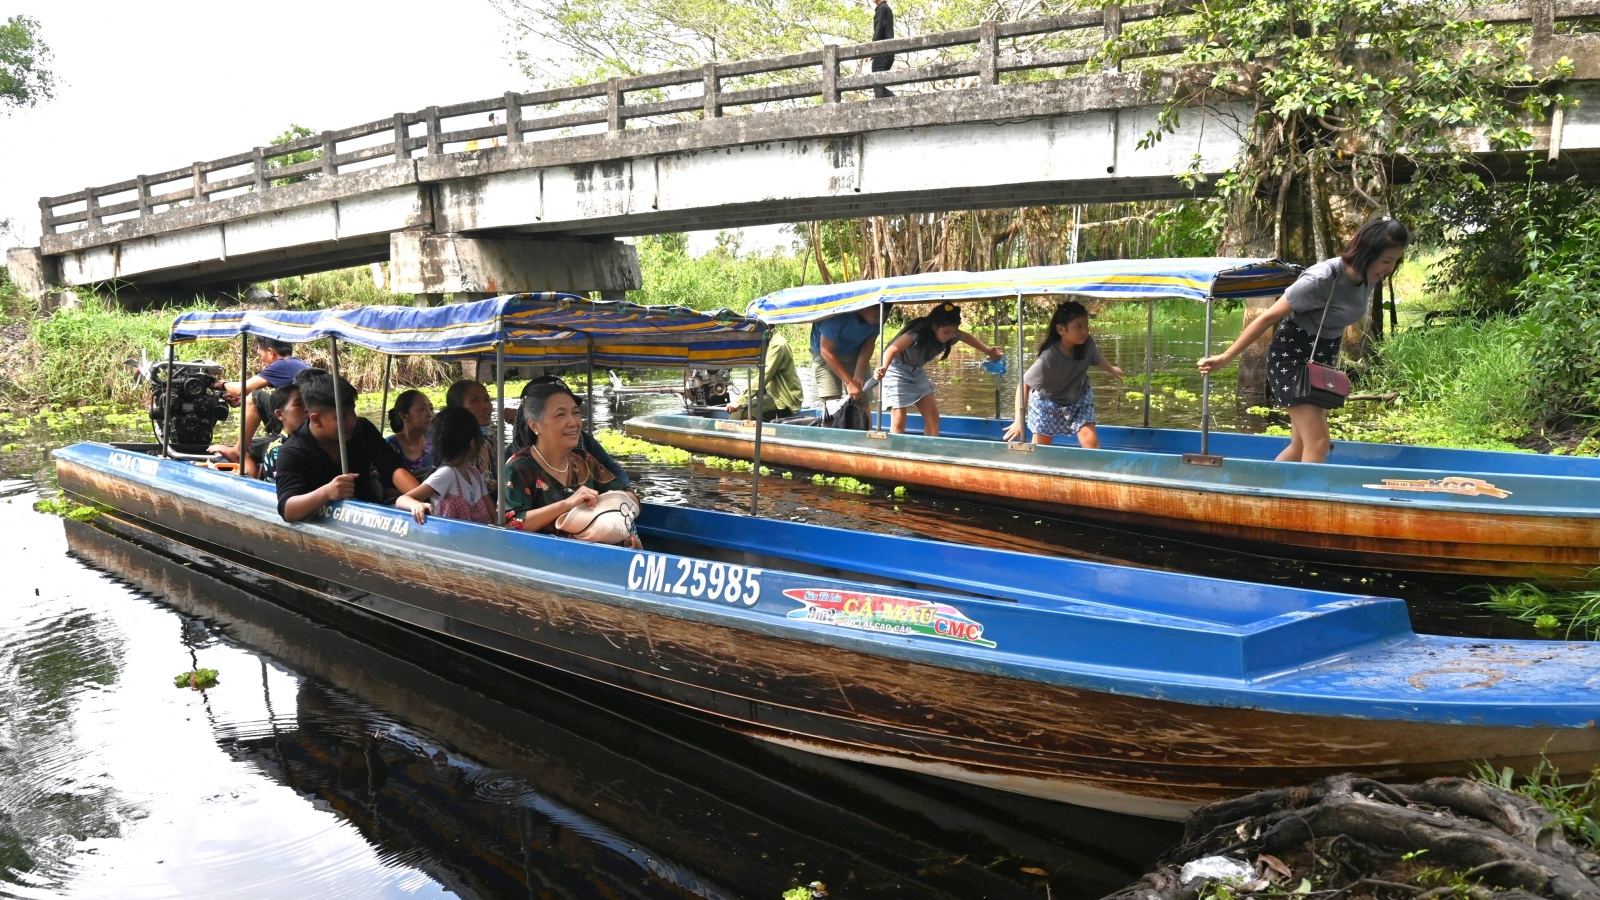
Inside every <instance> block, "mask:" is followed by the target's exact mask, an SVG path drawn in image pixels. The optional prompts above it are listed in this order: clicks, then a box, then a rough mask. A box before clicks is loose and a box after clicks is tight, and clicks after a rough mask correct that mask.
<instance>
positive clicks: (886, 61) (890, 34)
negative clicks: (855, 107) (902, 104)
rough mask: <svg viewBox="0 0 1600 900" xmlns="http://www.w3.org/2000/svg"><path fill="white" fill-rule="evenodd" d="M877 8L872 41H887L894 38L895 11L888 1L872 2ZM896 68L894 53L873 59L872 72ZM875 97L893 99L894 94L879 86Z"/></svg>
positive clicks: (873, 92)
mask: <svg viewBox="0 0 1600 900" xmlns="http://www.w3.org/2000/svg"><path fill="white" fill-rule="evenodd" d="M872 4H873V5H874V6H875V7H877V8H876V9H874V10H873V11H872V39H873V40H875V41H887V40H891V39H893V38H894V10H893V9H891V8H890V7H889V3H888V0H872ZM893 66H894V54H893V53H880V54H878V55H877V56H874V57H873V58H872V71H874V72H887V71H889V69H890V68H892V67H893ZM872 96H874V97H893V96H894V94H893V93H892V92H891V91H890V90H889V89H888V88H886V87H883V86H882V85H879V86H878V87H875V88H873V89H872Z"/></svg>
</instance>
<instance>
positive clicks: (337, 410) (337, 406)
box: [328, 337, 350, 475]
mask: <svg viewBox="0 0 1600 900" xmlns="http://www.w3.org/2000/svg"><path fill="white" fill-rule="evenodd" d="M328 344H329V346H331V347H332V348H333V417H334V420H335V421H337V422H338V423H339V474H340V475H349V474H350V454H349V451H347V450H346V449H345V446H344V443H345V441H344V403H342V402H341V401H340V397H341V395H343V394H344V391H341V390H340V389H339V381H340V379H339V339H338V338H336V337H330V338H328Z"/></svg>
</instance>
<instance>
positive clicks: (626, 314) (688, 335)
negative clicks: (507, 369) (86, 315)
mask: <svg viewBox="0 0 1600 900" xmlns="http://www.w3.org/2000/svg"><path fill="white" fill-rule="evenodd" d="M763 330H764V329H763V326H762V324H761V323H760V322H759V321H757V320H755V319H749V318H745V317H744V316H741V315H739V314H738V313H735V312H732V311H729V310H725V309H724V310H718V311H716V312H698V311H696V310H692V309H688V308H685V307H681V306H641V305H639V304H637V303H629V302H626V301H605V300H602V301H592V300H587V299H585V298H583V297H578V296H574V295H572V294H551V293H546V294H509V295H506V296H503V297H495V298H493V299H490V300H479V301H477V302H474V303H459V304H451V305H448V306H435V307H428V308H416V307H410V306H360V307H355V308H353V309H319V310H224V311H217V312H209V311H196V312H187V313H184V314H183V315H181V316H179V317H178V319H177V321H175V322H174V323H173V325H172V335H171V341H172V343H175V344H176V343H186V342H189V341H198V340H213V339H226V338H233V337H238V336H240V335H245V334H248V335H256V336H260V337H269V338H275V339H277V340H280V341H286V342H288V343H291V344H303V343H306V342H307V341H313V340H318V339H321V338H337V339H339V340H341V341H345V342H347V343H351V344H355V345H356V346H359V347H366V348H368V349H370V350H376V351H378V352H381V353H387V354H391V355H395V356H443V357H451V358H456V359H461V358H467V359H472V358H482V359H489V360H492V359H494V358H495V350H496V345H498V344H500V343H501V342H504V344H505V357H504V358H505V362H506V363H507V364H516V365H544V366H562V365H572V364H578V363H587V362H590V361H591V360H592V362H593V364H595V365H600V366H617V367H624V366H625V367H628V368H645V367H657V368H665V367H670V368H684V367H695V368H722V367H727V366H755V365H759V364H760V362H761V359H762V331H763ZM591 354H592V355H591Z"/></svg>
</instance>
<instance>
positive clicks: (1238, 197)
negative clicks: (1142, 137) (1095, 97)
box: [1108, 0, 1571, 259]
mask: <svg viewBox="0 0 1600 900" xmlns="http://www.w3.org/2000/svg"><path fill="white" fill-rule="evenodd" d="M1462 10H1463V4H1462V3H1460V2H1457V0H1219V2H1212V3H1205V4H1201V5H1200V6H1199V7H1198V9H1197V10H1196V12H1195V13H1194V15H1192V16H1188V17H1184V18H1181V19H1178V18H1175V19H1171V20H1168V21H1170V22H1173V23H1175V24H1174V25H1173V26H1172V29H1173V30H1175V31H1176V32H1177V33H1179V34H1181V35H1182V36H1184V37H1186V38H1188V39H1190V40H1191V41H1192V43H1191V45H1190V46H1189V47H1188V48H1187V49H1186V50H1185V51H1184V52H1183V53H1182V54H1180V55H1179V56H1178V58H1177V59H1176V60H1172V61H1170V62H1166V63H1163V65H1172V64H1176V65H1180V66H1182V65H1189V66H1194V67H1195V68H1193V69H1191V70H1189V71H1190V73H1191V74H1190V75H1189V77H1187V78H1186V79H1182V80H1181V84H1180V87H1179V89H1178V90H1176V91H1174V92H1173V94H1172V95H1171V96H1170V97H1169V98H1168V99H1167V102H1166V104H1165V107H1164V109H1163V111H1162V114H1161V117H1160V130H1158V131H1157V132H1154V133H1152V134H1151V135H1150V136H1149V137H1147V141H1148V140H1155V139H1159V137H1160V134H1161V131H1170V130H1173V129H1174V128H1175V127H1176V126H1177V123H1178V121H1179V119H1180V117H1181V116H1183V115H1195V114H1197V113H1196V111H1195V107H1200V108H1202V109H1204V108H1212V109H1215V108H1217V107H1219V106H1221V105H1222V104H1243V105H1244V106H1245V107H1246V108H1247V109H1249V110H1250V115H1249V118H1248V121H1247V122H1246V123H1245V127H1246V129H1247V131H1248V134H1246V135H1245V137H1246V141H1245V144H1246V147H1247V151H1246V154H1245V156H1244V158H1243V159H1241V160H1240V163H1239V165H1238V166H1237V167H1236V168H1234V169H1233V170H1232V171H1231V172H1229V173H1228V174H1227V175H1225V176H1224V177H1222V178H1221V179H1220V180H1219V181H1218V183H1217V184H1216V186H1215V187H1216V190H1217V192H1218V195H1219V196H1220V198H1221V199H1222V200H1223V201H1225V203H1226V206H1224V207H1223V213H1224V215H1225V216H1226V219H1227V227H1228V229H1229V232H1230V233H1229V235H1228V238H1229V239H1230V240H1229V243H1232V244H1234V245H1235V246H1239V245H1249V244H1251V243H1252V242H1254V243H1256V244H1257V245H1258V246H1259V245H1260V244H1267V245H1268V247H1269V248H1270V250H1271V251H1273V252H1275V253H1276V254H1278V255H1283V256H1289V257H1299V256H1310V257H1314V258H1317V259H1323V258H1326V257H1327V256H1329V255H1331V250H1332V249H1333V248H1334V247H1335V246H1336V245H1337V243H1338V241H1337V232H1345V233H1348V232H1349V231H1351V230H1353V228H1354V227H1356V226H1358V225H1359V224H1360V223H1361V222H1362V221H1364V220H1365V219H1366V218H1368V217H1370V216H1371V215H1372V214H1374V213H1377V212H1388V211H1390V210H1392V209H1393V208H1394V207H1395V203H1396V199H1395V184H1396V181H1397V178H1396V176H1397V173H1398V174H1406V175H1409V177H1410V178H1411V180H1413V181H1415V182H1419V183H1433V182H1436V181H1437V180H1439V179H1449V178H1450V177H1451V175H1452V174H1453V173H1457V172H1460V171H1467V170H1472V169H1473V168H1474V167H1475V166H1476V165H1477V164H1476V161H1475V159H1474V158H1473V156H1472V155H1471V154H1472V151H1473V150H1474V149H1477V148H1479V147H1487V148H1488V149H1490V150H1503V149H1513V148H1517V147H1524V146H1528V145H1529V143H1530V141H1531V136H1530V135H1529V134H1528V133H1527V131H1526V129H1525V128H1524V126H1523V122H1522V120H1521V119H1519V116H1528V115H1535V114H1541V113H1542V112H1543V110H1544V109H1545V108H1546V107H1548V106H1549V105H1550V104H1552V103H1559V102H1562V100H1561V98H1560V97H1559V95H1556V94H1553V93H1551V92H1549V91H1547V90H1546V88H1547V86H1548V85H1549V84H1550V82H1551V81H1552V80H1553V79H1555V78H1557V77H1559V76H1560V75H1562V74H1565V73H1567V72H1569V71H1570V69H1571V64H1570V62H1569V61H1566V60H1563V61H1561V63H1559V64H1557V65H1556V66H1554V67H1552V68H1550V69H1549V70H1547V71H1540V72H1535V71H1534V69H1533V67H1532V66H1531V65H1530V64H1529V63H1528V60H1527V54H1526V52H1525V47H1524V44H1523V42H1524V41H1525V40H1526V36H1525V35H1519V34H1518V33H1517V32H1516V31H1515V30H1513V29H1508V28H1503V27H1491V26H1490V25H1489V24H1487V23H1485V22H1482V21H1475V20H1470V19H1466V18H1464V17H1463V16H1462V15H1461V13H1462ZM1165 36H1168V35H1164V34H1160V33H1158V32H1155V31H1150V30H1147V31H1145V32H1142V33H1135V34H1134V35H1133V36H1130V37H1128V38H1126V39H1124V40H1120V41H1117V42H1115V43H1114V44H1113V45H1112V46H1111V47H1109V48H1108V54H1109V58H1110V59H1113V60H1115V59H1120V58H1127V57H1130V56H1132V55H1134V54H1135V53H1136V52H1137V51H1139V50H1140V49H1141V48H1144V47H1147V46H1148V45H1149V43H1150V41H1152V40H1154V39H1156V38H1160V37H1165ZM1296 195H1298V196H1296ZM1297 208H1298V209H1301V210H1304V211H1305V213H1306V214H1305V216H1304V218H1305V219H1306V220H1307V224H1308V226H1309V227H1307V228H1305V229H1304V231H1305V232H1306V233H1305V234H1303V235H1300V240H1299V244H1300V248H1299V249H1301V252H1299V253H1296V252H1293V251H1294V249H1296V248H1294V247H1291V246H1290V244H1291V239H1292V238H1294V237H1295V235H1294V234H1292V233H1291V229H1290V228H1288V227H1286V224H1285V219H1286V215H1285V214H1286V211H1289V212H1292V211H1293V210H1295V209H1297ZM1260 223H1266V226H1265V228H1262V227H1261V224H1260ZM1251 232H1253V233H1251ZM1263 232H1264V233H1263Z"/></svg>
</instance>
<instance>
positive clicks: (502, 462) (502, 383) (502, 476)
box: [494, 341, 506, 526]
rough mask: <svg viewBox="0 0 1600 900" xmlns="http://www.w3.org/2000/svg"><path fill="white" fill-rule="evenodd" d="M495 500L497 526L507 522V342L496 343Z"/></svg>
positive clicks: (495, 522)
mask: <svg viewBox="0 0 1600 900" xmlns="http://www.w3.org/2000/svg"><path fill="white" fill-rule="evenodd" d="M494 385H495V394H496V396H495V408H494V482H495V484H494V500H495V514H496V515H495V521H494V524H495V525H496V526H503V525H505V524H506V492H505V483H506V446H505V445H506V421H505V418H506V342H505V341H498V342H496V343H495V345H494Z"/></svg>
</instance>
